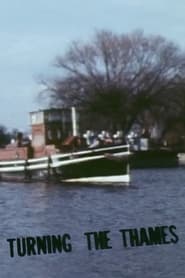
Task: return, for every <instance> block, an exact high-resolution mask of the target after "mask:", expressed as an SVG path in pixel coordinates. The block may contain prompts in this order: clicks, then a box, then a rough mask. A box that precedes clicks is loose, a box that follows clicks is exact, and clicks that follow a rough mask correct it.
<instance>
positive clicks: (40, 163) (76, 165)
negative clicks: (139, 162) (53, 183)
mask: <svg viewBox="0 0 185 278" xmlns="http://www.w3.org/2000/svg"><path fill="white" fill-rule="evenodd" d="M129 155H130V151H129V145H118V146H116V145H113V146H107V147H100V148H95V149H89V150H81V151H75V152H68V153H59V154H53V155H50V156H44V157H40V158H31V159H21V160H19V159H16V160H9V161H0V177H1V180H8V181H10V180H12V181H15V180H18V181H20V180H24V181H34V180H53V179H57V180H60V181H62V182H80V183H81V182H85V183H115V182H119V183H124V184H129V182H130V173H129V163H128V157H129Z"/></svg>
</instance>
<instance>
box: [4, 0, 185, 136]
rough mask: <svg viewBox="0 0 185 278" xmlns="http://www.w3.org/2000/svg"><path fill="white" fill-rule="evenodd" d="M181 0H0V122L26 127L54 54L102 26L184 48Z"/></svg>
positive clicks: (184, 4)
mask: <svg viewBox="0 0 185 278" xmlns="http://www.w3.org/2000/svg"><path fill="white" fill-rule="evenodd" d="M184 12H185V1H172V0H93V1H90V0H67V1H66V0H65V1H64V0H52V1H51V0H32V1H30V0H13V1H12V0H0V38H1V39H0V125H4V126H6V127H7V128H9V129H12V128H17V129H19V130H20V131H25V130H28V129H29V127H30V121H29V112H31V111H35V110H37V109H42V108H44V105H45V104H44V102H43V103H41V102H40V101H38V94H39V92H40V90H41V86H40V84H39V82H38V80H39V78H40V77H41V76H45V77H47V76H48V77H49V76H51V75H54V73H55V68H54V66H53V63H54V60H55V57H56V56H57V55H62V54H64V53H65V51H66V50H67V48H68V46H69V45H70V43H71V42H72V41H73V40H83V41H89V40H91V38H92V37H93V35H94V33H95V31H97V30H102V29H107V30H111V31H113V32H116V33H129V32H132V31H134V30H136V29H142V30H143V31H144V33H145V34H154V35H155V34H156V35H158V34H159V35H162V36H164V37H166V38H167V39H170V40H172V41H174V42H175V43H177V44H179V45H180V47H181V48H183V49H184V48H185V27H184V26H185V16H184Z"/></svg>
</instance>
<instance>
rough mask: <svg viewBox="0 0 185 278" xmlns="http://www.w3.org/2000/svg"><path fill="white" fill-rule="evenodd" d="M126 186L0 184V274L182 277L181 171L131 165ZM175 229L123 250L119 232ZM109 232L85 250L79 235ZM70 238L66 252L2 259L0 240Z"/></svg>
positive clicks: (4, 246) (5, 246) (184, 190)
mask: <svg viewBox="0 0 185 278" xmlns="http://www.w3.org/2000/svg"><path fill="white" fill-rule="evenodd" d="M131 173H132V182H131V185H130V186H129V187H122V186H120V185H118V186H115V185H109V186H100V185H96V186H92V185H91V186H90V185H83V186H82V185H74V184H73V185H69V184H47V183H26V184H23V183H6V182H1V183H0V213H1V214H0V215H1V216H0V221H1V222H0V223H1V226H0V227H1V233H0V277H1V278H4V277H7V278H11V277H12V278H13V277H19V278H33V277H34V278H42V277H46V278H47V277H48V278H54V277H62V278H76V277H80V278H104V277H106V278H122V277H126V278H136V277H137V278H149V277H150V278H154V277H156V278H159V277H160V278H172V277H173V278H174V277H176V278H184V273H185V263H184V262H185V220H184V216H185V169H184V168H171V169H148V170H132V172H131ZM171 225H173V226H175V227H176V234H177V235H178V238H179V240H178V242H177V243H172V244H161V245H151V246H146V245H143V246H140V247H131V246H128V247H124V246H123V240H122V237H121V233H120V229H129V228H136V229H140V228H141V227H144V228H147V227H156V226H171ZM99 231H109V232H108V235H109V238H110V240H109V243H108V244H109V247H110V246H111V247H112V248H108V249H102V250H95V249H94V248H92V250H88V248H87V245H88V244H87V236H86V235H84V233H87V232H99ZM64 234H68V235H70V243H71V246H72V251H71V252H65V251H62V253H58V252H56V253H55V254H53V253H51V254H41V255H30V256H27V255H25V256H22V257H20V256H19V255H18V254H16V252H14V253H15V254H14V257H10V246H9V242H8V241H7V239H13V238H22V237H25V238H27V237H36V236H46V235H64Z"/></svg>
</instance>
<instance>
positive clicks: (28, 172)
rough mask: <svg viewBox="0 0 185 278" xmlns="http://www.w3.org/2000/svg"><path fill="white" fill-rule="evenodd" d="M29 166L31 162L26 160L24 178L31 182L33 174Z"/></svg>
mask: <svg viewBox="0 0 185 278" xmlns="http://www.w3.org/2000/svg"><path fill="white" fill-rule="evenodd" d="M28 166H29V162H28V160H27V159H26V160H25V163H24V178H25V180H30V179H31V172H30V171H29V169H28Z"/></svg>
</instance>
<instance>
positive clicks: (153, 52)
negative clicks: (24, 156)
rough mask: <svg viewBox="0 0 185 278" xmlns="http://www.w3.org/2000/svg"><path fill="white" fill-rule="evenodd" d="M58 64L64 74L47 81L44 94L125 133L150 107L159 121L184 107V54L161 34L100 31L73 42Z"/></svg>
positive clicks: (59, 103)
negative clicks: (92, 36)
mask: <svg viewBox="0 0 185 278" xmlns="http://www.w3.org/2000/svg"><path fill="white" fill-rule="evenodd" d="M55 66H56V67H57V68H58V69H59V70H60V71H61V77H60V78H56V79H55V80H51V81H46V82H43V84H44V86H45V90H44V93H42V94H43V96H45V93H47V96H48V93H49V96H50V100H51V101H52V102H53V103H55V104H56V103H57V104H58V105H60V106H66V105H67V106H69V105H77V106H81V107H83V108H84V109H86V110H87V111H89V112H91V113H93V114H96V115H98V116H100V118H105V119H106V121H107V122H108V123H109V125H110V126H116V125H118V126H120V127H122V128H123V130H124V131H125V132H126V131H128V129H129V128H130V127H131V125H132V124H133V123H134V122H135V121H136V120H137V119H138V117H139V116H140V115H142V113H144V112H145V111H146V110H147V111H150V114H151V115H152V116H153V117H155V118H156V120H160V118H161V117H163V119H164V118H169V117H171V115H174V113H180V111H181V108H182V107H181V106H182V99H184V88H185V86H184V85H185V53H184V52H183V51H182V50H181V49H180V48H179V47H178V46H177V45H175V44H174V43H173V42H171V41H168V40H166V39H165V38H163V37H161V36H145V35H144V33H143V32H142V31H135V32H133V33H131V34H121V35H118V34H113V33H112V32H110V31H100V32H97V33H96V34H95V37H94V39H93V40H92V41H90V42H89V43H81V42H73V43H72V44H71V46H70V48H69V50H68V51H67V52H66V53H65V54H64V55H62V56H58V57H56V60H55ZM184 103H185V101H184ZM183 105H184V104H183ZM169 115H170V116H169Z"/></svg>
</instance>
